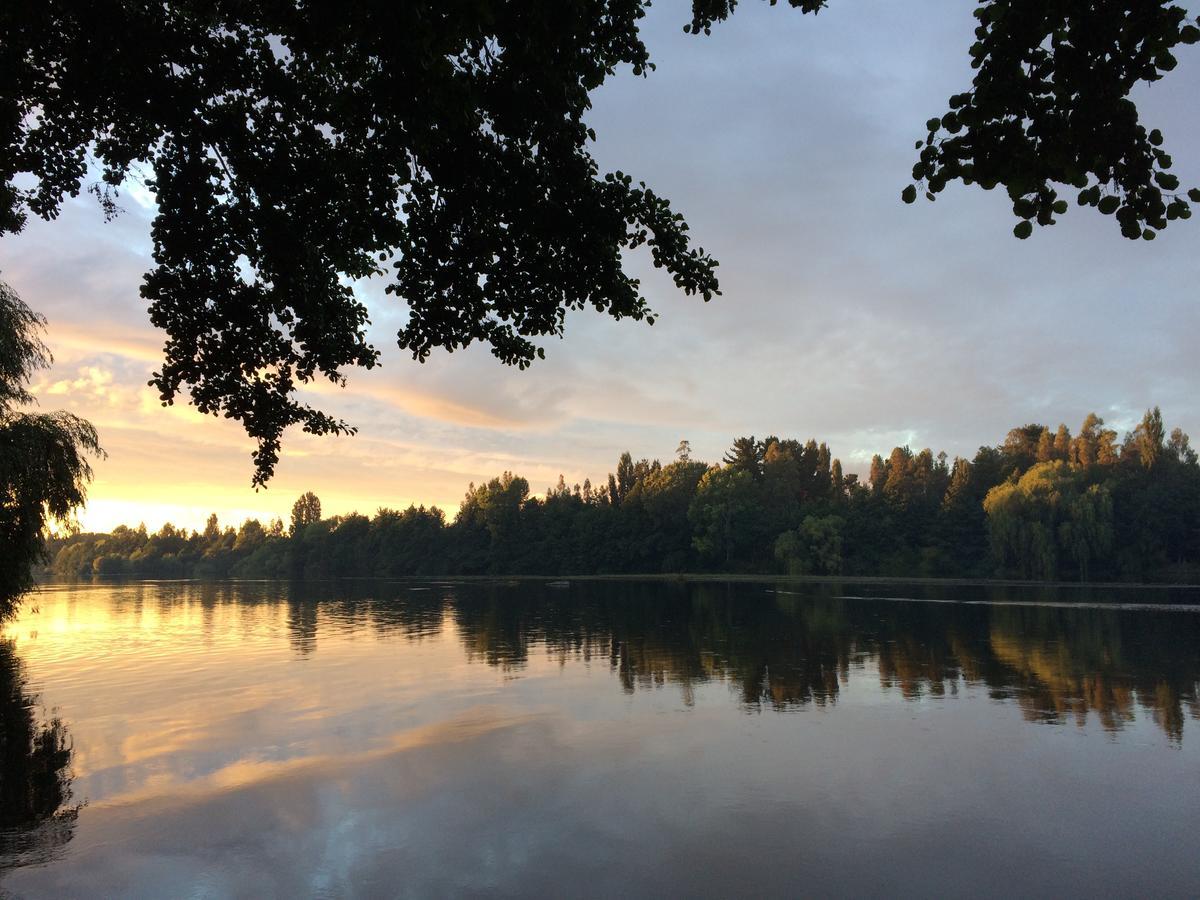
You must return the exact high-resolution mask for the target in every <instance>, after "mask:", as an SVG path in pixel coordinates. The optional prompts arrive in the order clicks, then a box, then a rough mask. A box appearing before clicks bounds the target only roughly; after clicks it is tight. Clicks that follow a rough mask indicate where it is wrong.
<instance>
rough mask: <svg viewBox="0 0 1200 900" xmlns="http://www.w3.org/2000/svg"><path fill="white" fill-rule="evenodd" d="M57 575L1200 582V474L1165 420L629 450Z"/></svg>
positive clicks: (143, 543) (165, 539)
mask: <svg viewBox="0 0 1200 900" xmlns="http://www.w3.org/2000/svg"><path fill="white" fill-rule="evenodd" d="M48 551H49V557H48V559H49V562H48V564H47V567H46V568H47V570H48V573H50V574H53V575H57V576H68V577H69V576H79V575H92V574H97V575H124V574H127V575H134V576H152V577H228V576H234V577H301V578H303V577H309V578H312V577H341V576H383V577H395V576H427V575H445V574H461V575H506V574H541V575H559V574H577V575H583V574H609V573H611V574H618V573H658V572H705V571H708V572H713V571H716V572H731V573H759V574H792V575H847V576H874V575H879V576H906V577H907V576H923V577H976V578H987V577H1007V578H1022V579H1033V580H1063V581H1104V580H1123V581H1155V580H1158V581H1177V582H1178V581H1195V580H1197V579H1198V578H1200V465H1197V455H1196V452H1195V451H1194V450H1193V449H1192V448H1191V446H1190V443H1189V439H1188V436H1187V435H1186V434H1184V433H1183V432H1182V431H1181V430H1180V429H1178V428H1176V429H1175V430H1174V431H1172V432H1170V433H1169V434H1168V433H1167V430H1166V427H1165V426H1164V424H1163V419H1162V415H1161V413H1160V411H1159V410H1158V408H1157V407H1156V408H1154V409H1152V410H1150V411H1148V412H1147V413H1146V414H1145V416H1144V417H1143V419H1142V421H1141V423H1140V424H1139V425H1138V426H1137V427H1136V428H1135V429H1133V430H1132V431H1131V432H1129V433H1128V434H1126V435H1125V436H1124V438H1123V439H1119V438H1118V435H1117V433H1116V432H1115V431H1114V430H1112V429H1111V428H1107V427H1106V426H1105V424H1104V421H1103V420H1102V419H1101V418H1100V417H1099V416H1096V415H1094V414H1092V415H1089V416H1088V417H1087V418H1086V419H1085V420H1084V422H1083V424H1082V427H1080V429H1079V430H1078V432H1077V433H1076V434H1072V433H1071V432H1070V430H1069V429H1068V428H1067V427H1066V426H1065V425H1060V426H1058V428H1057V429H1051V428H1049V427H1047V426H1045V425H1039V424H1030V425H1023V426H1021V427H1018V428H1014V429H1012V430H1011V431H1010V432H1009V433H1008V434H1007V436H1006V437H1005V439H1004V440H1003V441H1002V442H1001V443H1000V444H998V445H995V446H983V447H980V448H979V451H978V452H977V453H976V454H975V456H974V457H973V458H971V459H965V458H955V459H954V460H950V459H949V458H948V457H947V455H946V454H945V453H938V454H937V455H934V453H933V452H932V451H930V450H928V449H924V450H920V451H918V452H913V451H912V450H911V449H910V448H908V447H896V448H895V449H893V450H892V452H891V453H890V454H889V455H888V456H887V457H886V458H885V457H883V456H880V455H876V456H875V457H874V459H873V460H872V461H871V466H870V470H869V476H868V478H867V479H866V480H860V479H859V478H858V476H856V475H855V474H852V473H845V472H844V470H843V467H842V464H841V462H840V461H839V460H838V459H836V458H834V457H833V456H832V455H831V453H830V451H829V448H828V446H827V445H826V444H825V443H817V442H816V441H815V440H809V441H807V442H801V441H798V440H794V439H789V438H780V437H775V436H771V437H767V438H765V439H762V440H760V439H757V438H754V437H741V438H738V439H737V440H735V441H734V442H733V445H732V447H731V448H730V450H729V451H728V452H727V453H726V454H725V455H724V456H723V458H722V460H721V462H720V463H717V464H711V465H710V464H708V463H705V462H701V461H699V460H695V459H693V458H692V456H691V451H690V447H689V445H688V443H687V442H686V441H684V442H681V444H680V446H679V448H678V450H677V452H676V458H675V459H673V460H671V461H670V462H667V463H663V462H662V461H660V460H657V459H655V460H650V459H641V460H634V458H633V457H632V456H631V455H630V454H629V453H628V452H626V453H623V454H622V455H621V457H620V459H619V461H618V462H617V466H616V470H615V471H614V472H612V473H610V474H609V475H608V477H607V478H606V479H604V480H603V481H602V482H600V483H598V484H593V483H592V482H591V481H590V480H585V481H584V482H583V483H582V484H576V485H568V484H567V483H566V482H565V481H564V480H563V479H562V478H561V477H560V478H559V481H558V484H557V485H555V486H552V487H550V488H548V489H547V491H546V493H545V495H544V496H533V495H531V493H530V486H529V482H528V481H527V480H526V479H525V478H522V477H520V476H518V475H514V474H512V473H511V472H505V473H504V474H502V475H500V476H499V477H496V478H493V479H491V480H490V481H488V482H486V483H481V484H478V485H476V484H472V485H470V487H469V488H468V489H467V493H466V496H465V497H464V498H463V501H462V504H461V506H460V507H459V510H458V512H457V514H456V515H455V516H454V517H453V519H450V518H448V517H447V515H446V514H445V512H443V511H442V510H441V509H439V508H437V507H426V506H410V507H409V508H408V509H405V510H394V509H380V510H378V511H377V512H376V514H375V515H374V516H373V517H368V516H365V515H361V514H359V513H351V514H349V515H340V516H332V517H323V516H322V513H321V506H320V500H319V499H318V498H317V497H316V496H315V495H313V494H311V493H308V494H305V495H304V496H302V497H301V498H300V499H299V500H297V501H296V504H295V506H294V507H293V510H292V517H291V522H290V524H289V525H287V526H285V524H284V523H283V522H282V521H280V520H278V519H276V520H274V521H272V522H271V523H269V524H267V525H266V526H264V525H263V524H262V523H261V522H259V521H258V520H255V519H250V520H247V521H246V522H244V523H243V524H242V525H241V527H240V528H237V529H235V528H233V527H228V526H226V527H222V526H221V525H220V523H219V522H218V519H217V516H216V515H215V514H214V515H213V516H211V517H210V518H209V520H208V524H207V526H206V527H205V528H204V530H202V531H192V532H189V531H188V530H186V529H179V528H175V527H173V526H172V525H170V524H167V525H164V526H163V527H162V528H161V529H159V530H158V531H157V532H154V533H150V532H148V531H147V529H146V528H145V527H144V526H139V527H137V528H129V527H125V526H121V527H118V528H116V529H115V530H114V531H113V532H112V533H110V534H85V533H80V534H72V535H68V536H63V537H58V538H54V539H52V540H51V541H50V543H49V546H48Z"/></svg>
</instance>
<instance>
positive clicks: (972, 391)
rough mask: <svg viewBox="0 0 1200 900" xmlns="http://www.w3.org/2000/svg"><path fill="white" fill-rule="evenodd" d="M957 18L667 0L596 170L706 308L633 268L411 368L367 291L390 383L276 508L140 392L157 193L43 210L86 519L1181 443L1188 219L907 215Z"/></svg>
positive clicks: (245, 456) (371, 290)
mask: <svg viewBox="0 0 1200 900" xmlns="http://www.w3.org/2000/svg"><path fill="white" fill-rule="evenodd" d="M971 8H972V4H970V3H966V2H961V0H959V2H950V0H926V2H925V3H923V4H921V5H920V13H919V15H917V14H914V12H913V10H914V7H913V6H912V5H911V4H896V3H894V2H889V0H857V2H853V3H851V2H849V0H834V2H833V3H831V5H830V8H829V9H827V10H826V11H824V12H822V13H821V14H820V15H819V16H816V17H813V16H802V15H800V14H799V13H798V12H797V11H795V10H792V9H789V8H788V7H787V6H786V5H781V6H778V7H771V6H768V5H767V4H765V3H755V2H749V0H748V2H745V3H743V4H741V5H740V6H739V8H738V11H737V13H736V14H735V15H734V16H733V17H732V19H730V20H729V21H728V22H725V23H723V24H720V25H718V26H716V27H714V29H713V33H712V34H711V35H710V36H693V35H687V34H684V33H683V31H682V26H683V24H684V23H685V22H686V21H688V18H689V16H688V5H687V4H686V3H683V2H678V0H672V2H662V3H660V4H655V6H653V7H652V8H651V10H650V12H649V15H648V16H647V18H646V19H645V20H644V21H643V34H644V38H645V40H646V43H647V46H648V47H649V50H650V53H651V57H652V59H653V60H654V62H655V63H656V64H657V69H656V70H655V71H653V72H651V73H650V74H649V76H648V77H646V78H639V77H636V76H633V75H632V74H631V73H629V72H628V71H625V72H621V73H618V75H616V76H614V77H613V78H612V79H610V81H609V83H607V84H606V85H605V86H604V87H603V88H601V89H600V90H599V91H598V92H597V93H596V94H595V95H594V97H593V104H594V105H593V109H592V111H591V113H590V114H589V117H588V118H589V123H590V124H591V125H592V126H593V127H594V128H595V129H596V131H597V132H598V141H597V144H596V146H595V148H594V153H595V155H596V157H597V159H598V160H599V162H600V165H601V167H602V169H605V170H613V169H621V170H623V171H625V172H627V173H629V174H632V175H634V176H635V177H636V178H638V179H641V180H644V181H646V182H647V183H648V184H649V185H650V186H651V187H653V188H654V189H655V190H656V191H657V192H658V193H660V194H662V195H664V196H666V197H668V198H670V199H671V201H672V203H673V205H674V207H675V209H676V210H677V211H679V212H681V213H683V214H684V215H685V217H686V218H687V220H688V222H689V224H690V225H691V228H692V234H693V236H694V237H695V239H696V240H697V242H698V243H699V244H701V245H702V246H703V247H704V248H705V249H706V250H708V251H710V252H712V253H713V254H714V255H715V256H716V257H717V258H718V259H719V260H720V263H721V265H720V269H719V275H720V279H721V286H722V291H723V294H722V296H720V297H718V298H715V299H714V300H713V301H712V302H710V303H708V304H705V303H703V302H702V301H700V300H699V299H697V298H694V297H686V296H684V295H683V294H680V293H678V292H677V291H675V289H674V288H673V286H672V285H671V284H670V281H669V280H668V279H666V278H665V277H663V276H662V275H661V274H660V273H658V272H657V271H656V270H654V269H653V268H652V267H651V266H650V265H649V262H648V259H647V257H646V256H644V255H642V254H641V253H640V251H639V252H635V253H634V254H631V255H630V256H629V258H628V267H629V270H630V271H631V272H633V273H635V274H636V275H638V276H639V277H642V278H643V279H644V285H645V289H646V294H647V297H648V299H649V300H650V303H651V306H652V307H653V308H654V309H655V311H656V313H657V314H658V316H659V319H658V321H657V322H656V323H655V324H654V325H653V327H650V326H648V325H646V324H644V323H631V322H628V321H626V322H620V323H618V322H614V321H612V320H610V319H607V318H605V317H602V316H601V315H599V314H597V313H595V312H592V311H587V312H576V313H571V314H570V315H569V316H568V322H567V329H566V335H565V337H564V338H563V339H562V340H557V339H554V340H549V341H547V342H545V347H546V354H547V358H546V360H545V361H543V362H539V363H537V364H535V365H534V366H533V367H532V368H531V369H529V370H526V371H524V372H521V371H518V370H516V369H509V368H506V367H504V366H502V365H501V364H500V363H499V362H497V361H496V360H495V359H494V358H493V357H492V356H491V355H490V354H489V353H488V352H487V350H486V349H485V348H482V347H472V348H469V349H468V350H466V351H459V352H457V353H455V354H452V355H451V354H446V353H441V354H440V355H435V356H434V357H433V358H431V359H430V360H429V361H428V362H427V363H425V364H423V365H421V364H417V363H415V362H413V361H412V360H411V358H410V357H409V355H408V354H407V353H404V352H402V351H400V350H399V349H397V347H396V345H395V341H394V335H395V332H396V330H397V328H398V327H399V325H400V323H401V322H402V321H403V316H404V311H403V307H402V306H401V305H400V304H399V302H398V301H397V300H395V299H394V298H391V297H388V296H386V295H385V294H384V293H383V287H384V283H383V282H382V281H381V280H379V281H368V282H365V283H363V284H360V285H358V286H357V287H356V289H357V290H358V291H359V292H360V296H361V297H362V298H363V299H364V300H365V301H366V303H367V304H368V306H369V308H370V310H371V315H372V325H371V335H372V338H373V341H374V343H375V346H376V347H378V348H379V349H380V350H381V351H382V352H383V367H382V369H377V370H375V371H373V372H369V373H367V372H361V371H351V372H350V373H349V383H348V386H347V387H346V388H345V389H338V388H334V387H331V386H322V387H320V388H319V389H317V390H315V391H313V392H311V395H310V396H309V397H308V399H312V400H314V401H315V402H316V403H317V404H318V405H320V406H321V407H322V408H324V409H326V410H328V411H331V412H333V413H336V414H338V415H340V416H343V417H344V418H346V419H348V420H349V421H350V422H351V423H352V424H354V425H356V426H357V427H358V429H359V431H358V434H357V435H355V436H352V437H337V438H314V437H310V436H308V435H304V434H302V433H300V432H298V431H295V430H293V431H291V432H288V434H287V435H286V436H285V442H284V450H283V455H282V458H281V462H280V465H279V466H278V469H277V473H276V476H275V478H274V480H273V481H272V482H271V483H270V486H269V488H268V489H267V490H263V491H255V490H253V489H252V487H251V485H250V479H251V475H252V465H251V460H250V455H249V454H250V451H251V449H252V443H251V442H250V441H249V440H248V439H247V438H246V437H245V436H244V434H242V432H241V431H240V428H239V426H237V425H236V424H234V423H231V422H228V421H226V420H220V419H214V418H211V417H205V416H202V415H200V414H199V413H197V412H195V411H194V410H193V409H191V408H190V407H189V406H187V405H185V404H180V405H176V406H174V407H170V408H163V407H162V406H161V405H160V404H159V402H158V399H157V395H156V394H155V392H154V391H153V390H152V389H151V388H149V387H148V386H147V385H146V382H147V381H148V379H149V378H150V375H151V373H152V372H153V371H154V370H155V369H156V368H157V366H158V364H159V363H160V361H161V347H162V343H163V336H162V334H161V333H160V332H158V331H157V330H156V329H154V328H153V327H152V326H151V325H150V323H149V319H148V316H147V313H146V309H145V306H144V303H143V301H142V300H141V298H140V297H139V295H138V288H139V286H140V284H141V279H142V275H143V273H144V272H145V271H147V270H148V269H149V268H150V266H151V261H150V256H149V254H150V237H149V226H150V222H151V219H152V217H153V197H151V196H149V195H148V194H147V193H146V192H145V191H144V189H138V188H136V187H134V188H133V189H131V190H128V191H126V192H125V193H124V194H123V196H122V200H121V204H122V206H123V208H124V213H123V214H122V215H120V216H119V217H118V218H117V219H116V220H115V221H113V222H109V223H106V222H105V221H104V217H103V215H102V212H101V210H100V209H99V208H98V205H97V203H96V201H95V200H94V198H92V197H90V196H87V195H84V196H82V197H80V198H77V199H75V200H72V201H70V202H68V203H67V204H66V206H65V208H64V210H63V213H62V215H61V216H60V218H59V219H57V220H56V221H54V222H50V223H46V222H41V221H39V220H33V219H31V221H30V224H29V225H28V226H27V228H26V230H25V231H24V232H23V233H22V234H20V235H17V236H9V237H6V238H5V239H4V240H3V241H0V278H3V279H4V280H5V281H7V282H8V283H9V284H10V285H11V286H12V287H13V288H14V289H15V290H16V291H17V292H18V293H19V294H20V295H21V297H22V298H23V299H24V300H25V301H26V302H27V303H28V304H29V305H30V306H32V307H33V308H34V309H36V310H37V311H39V312H41V313H42V314H44V315H45V316H46V317H47V318H48V320H49V328H48V335H47V337H48V343H49V345H50V347H51V350H52V351H53V353H54V356H55V364H54V366H53V368H52V369H51V370H49V371H48V372H45V373H42V374H41V377H39V378H38V379H37V381H36V383H35V385H34V391H35V393H36V394H37V395H38V396H39V397H40V402H41V406H42V407H43V408H45V409H57V408H62V409H67V410H71V411H73V412H76V413H78V414H80V415H83V416H85V417H87V418H89V419H90V420H91V421H92V422H93V423H94V424H95V425H96V426H97V428H98V430H99V432H100V436H101V442H102V444H103V446H104V447H105V449H106V450H107V452H108V456H107V458H105V459H103V460H101V461H99V462H98V463H97V464H96V466H95V470H96V477H95V481H94V482H93V484H92V486H91V489H90V494H89V503H88V505H87V507H86V509H85V510H83V511H82V512H81V514H80V517H79V518H80V524H81V525H82V526H83V527H84V528H85V529H90V530H108V529H110V528H112V527H113V526H115V525H117V524H120V523H126V524H130V525H136V524H138V523H139V522H144V523H145V524H146V525H147V526H148V527H150V528H152V529H153V528H157V527H159V526H160V525H161V524H162V523H163V522H165V521H171V522H172V523H174V524H175V525H177V526H184V527H189V528H196V527H200V526H201V525H202V524H203V522H204V519H205V518H206V517H207V515H208V514H209V513H210V512H214V511H215V512H216V513H218V515H219V517H220V519H221V520H222V523H223V524H238V523H240V522H241V520H242V519H244V518H246V517H248V516H254V517H258V518H260V519H262V520H263V521H266V520H267V519H269V518H271V517H273V516H280V517H282V518H283V519H284V520H285V521H286V520H287V518H288V513H289V511H290V509H291V505H292V503H293V501H294V500H295V498H296V497H297V496H298V495H299V494H300V493H302V492H304V491H308V490H311V491H314V492H315V493H316V494H317V495H318V496H319V497H320V498H321V500H322V504H323V510H324V513H325V514H326V515H332V514H338V513H348V512H351V511H359V512H363V513H368V514H371V513H374V511H375V510H376V509H378V508H379V507H392V508H396V507H404V506H407V505H409V504H410V503H417V504H422V503H424V504H436V505H439V506H441V507H443V508H445V509H447V510H448V511H449V512H450V513H451V514H453V512H454V510H456V509H457V507H458V504H459V502H460V501H461V499H462V497H463V494H464V493H465V490H466V487H467V484H468V482H472V481H474V482H479V481H481V480H486V479H488V478H491V477H494V476H496V475H498V474H500V473H501V472H503V471H505V470H511V471H513V472H516V473H518V474H521V475H524V476H525V477H526V478H528V479H529V481H530V484H531V487H532V489H533V490H534V492H541V491H543V490H545V488H546V487H547V486H548V485H551V484H553V483H555V482H556V481H557V479H558V476H559V475H560V474H562V475H563V476H564V477H565V478H566V481H567V483H568V484H572V483H576V482H582V481H583V479H584V478H586V477H590V478H591V479H592V480H593V482H596V481H603V480H604V478H605V476H606V473H608V472H609V471H611V470H613V469H614V468H615V464H616V460H617V457H618V455H619V454H620V453H621V451H623V450H626V449H628V450H629V451H630V452H632V454H633V455H634V457H635V458H641V457H648V458H655V457H657V458H661V459H664V460H667V459H670V458H672V457H673V455H674V451H675V448H676V446H677V444H678V443H679V441H680V440H681V439H687V440H689V441H690V442H691V445H692V448H693V456H694V457H696V458H700V459H706V460H709V461H716V460H719V458H720V456H721V454H722V453H723V452H724V451H725V449H726V448H727V447H728V446H729V445H730V444H731V443H732V441H733V439H734V438H735V437H737V436H740V435H751V434H752V435H756V436H758V437H763V436H766V435H768V434H777V435H780V436H785V437H797V438H800V439H802V440H803V439H807V438H809V437H815V438H817V439H818V440H823V441H826V442H828V444H829V445H830V448H831V450H832V452H833V454H834V455H835V456H838V457H840V458H841V459H842V460H843V463H844V464H845V467H846V469H847V471H858V472H863V471H865V469H866V468H867V466H868V464H869V460H870V458H871V455H872V454H874V453H882V454H884V455H886V454H887V453H888V452H889V451H890V450H891V448H892V447H893V446H897V445H903V444H908V445H909V446H911V447H912V448H913V449H914V450H915V449H920V448H923V447H930V448H932V449H933V450H934V452H935V453H936V452H937V451H939V450H945V451H946V452H947V453H948V454H949V455H950V456H955V455H964V456H970V455H973V453H974V452H975V450H976V448H977V447H978V446H979V445H980V444H995V443H998V442H1000V441H1001V440H1002V439H1003V437H1004V435H1005V433H1006V432H1007V431H1008V429H1009V428H1011V427H1013V426H1015V425H1018V424H1023V423H1025V422H1035V421H1037V422H1045V423H1048V424H1050V425H1051V426H1056V425H1057V424H1058V423H1059V422H1066V424H1067V425H1068V426H1069V427H1070V428H1071V429H1072V430H1073V431H1074V430H1076V429H1077V428H1078V426H1079V423H1080V422H1082V420H1083V418H1084V417H1085V415H1086V414H1087V413H1088V412H1090V411H1095V412H1097V413H1098V414H1099V415H1101V416H1102V417H1104V418H1105V420H1106V421H1107V422H1108V423H1109V424H1110V425H1112V426H1113V427H1114V428H1116V429H1117V430H1118V431H1119V432H1122V433H1123V432H1124V431H1126V430H1128V429H1129V428H1132V427H1133V425H1134V424H1135V423H1136V422H1137V420H1139V419H1140V418H1141V415H1142V413H1143V412H1144V411H1145V409H1146V408H1147V407H1149V406H1152V405H1159V406H1161V408H1162V411H1163V415H1164V418H1165V419H1166V421H1167V424H1168V427H1174V426H1180V427H1182V428H1183V429H1184V430H1185V431H1187V432H1190V433H1191V434H1193V435H1196V436H1197V437H1198V438H1200V394H1198V392H1197V391H1196V381H1195V369H1194V363H1195V359H1196V356H1197V348H1200V305H1198V304H1197V301H1196V285H1197V284H1198V283H1200V255H1198V254H1197V253H1196V252H1195V251H1196V247H1197V238H1198V237H1200V230H1198V229H1200V217H1196V221H1194V222H1190V221H1189V222H1176V223H1173V224H1172V225H1171V227H1170V228H1168V229H1167V231H1165V232H1164V233H1162V234H1161V235H1160V236H1159V237H1158V239H1157V240H1155V241H1153V242H1144V241H1139V242H1132V241H1127V240H1125V239H1124V238H1122V237H1121V236H1120V234H1119V233H1118V231H1117V228H1116V226H1115V223H1114V221H1113V220H1112V219H1110V218H1107V217H1103V216H1101V215H1099V214H1098V213H1096V212H1095V211H1093V210H1090V209H1081V208H1079V207H1076V206H1075V205H1074V204H1072V207H1071V210H1070V211H1069V212H1068V214H1067V215H1065V216H1063V217H1062V218H1061V219H1060V222H1059V224H1057V225H1055V226H1054V227H1052V228H1044V229H1035V232H1034V236H1033V237H1032V238H1030V239H1029V240H1027V241H1018V240H1016V239H1015V238H1013V237H1012V227H1013V225H1014V224H1015V221H1016V220H1015V219H1014V218H1013V216H1012V213H1011V208H1010V205H1009V203H1008V201H1007V197H1006V195H1005V194H1004V193H1003V191H1000V190H997V191H993V192H984V191H982V190H980V189H978V188H977V187H971V188H968V187H963V186H961V185H952V186H950V187H949V188H947V190H946V191H945V192H943V193H942V194H941V195H939V198H938V200H937V202H936V203H926V202H924V201H923V200H922V201H918V202H917V203H916V204H914V205H912V206H906V205H904V204H903V203H901V202H900V191H901V189H902V188H903V187H904V186H905V185H907V184H908V182H909V180H910V178H909V174H910V170H911V168H912V164H913V162H914V161H915V158H916V157H915V151H914V149H913V143H914V141H915V140H917V139H919V138H921V137H923V136H924V123H925V121H926V120H927V119H928V118H930V117H931V116H935V115H939V114H941V113H942V112H944V111H945V109H946V99H947V98H948V97H949V96H950V95H951V94H954V93H958V92H959V91H961V90H964V89H966V88H967V87H968V86H969V82H970V78H971V74H972V73H971V69H970V67H969V65H968V57H967V53H966V51H967V47H968V46H969V44H970V42H971V29H972V27H973V23H974V20H973V19H972V18H971ZM1179 56H1180V65H1179V67H1178V68H1177V69H1176V70H1175V71H1174V72H1173V73H1171V75H1170V76H1168V77H1167V78H1166V79H1165V80H1164V81H1162V82H1159V83H1158V84H1156V85H1153V86H1149V87H1145V86H1144V87H1143V88H1142V89H1140V90H1139V91H1138V93H1137V94H1136V99H1137V100H1138V102H1139V106H1140V108H1141V112H1142V118H1143V121H1144V122H1145V123H1146V124H1147V127H1154V126H1157V127H1159V128H1161V129H1162V131H1163V133H1164V134H1165V136H1166V149H1168V151H1170V152H1171V153H1172V155H1173V156H1174V159H1175V168H1174V171H1175V172H1176V173H1177V174H1178V175H1179V176H1180V178H1181V180H1182V182H1183V183H1184V185H1185V186H1187V185H1197V184H1200V124H1198V123H1197V120H1196V117H1195V115H1194V98H1195V96H1196V95H1197V91H1198V90H1200V49H1198V48H1196V47H1192V48H1182V49H1181V52H1180V53H1179ZM1068 196H1070V195H1068Z"/></svg>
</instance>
